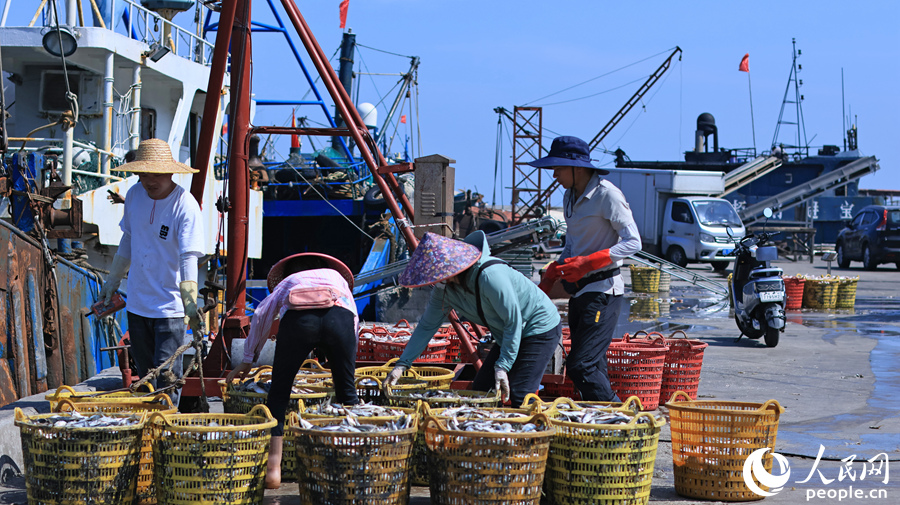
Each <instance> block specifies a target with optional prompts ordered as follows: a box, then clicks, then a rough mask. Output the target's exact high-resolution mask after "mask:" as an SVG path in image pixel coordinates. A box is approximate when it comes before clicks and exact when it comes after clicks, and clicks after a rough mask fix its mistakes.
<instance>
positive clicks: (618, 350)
mask: <svg viewBox="0 0 900 505" xmlns="http://www.w3.org/2000/svg"><path fill="white" fill-rule="evenodd" d="M668 351H669V348H668V346H666V344H665V342H664V341H663V339H655V340H653V341H651V342H649V343H647V342H644V343H641V342H635V341H632V340H629V337H628V335H627V334H626V335H625V337H624V338H623V339H622V340H621V341H613V342H612V343H611V344H610V345H609V349H608V350H607V352H606V361H607V375H608V376H609V384H610V386H611V387H612V389H613V391H615V392H616V394H617V395H618V396H619V398H627V397H629V396H632V395H633V396H637V397H638V398H640V400H641V404H643V406H644V410H654V409H656V407H657V406H659V390H660V387H662V376H663V369H664V368H665V364H666V354H667V353H668Z"/></svg>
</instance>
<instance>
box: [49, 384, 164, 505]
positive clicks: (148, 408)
mask: <svg viewBox="0 0 900 505" xmlns="http://www.w3.org/2000/svg"><path fill="white" fill-rule="evenodd" d="M154 396H155V398H156V401H147V402H109V401H103V402H88V401H79V402H73V401H72V400H71V399H69V398H63V399H61V400H60V401H59V404H57V406H56V412H71V411H77V412H81V413H86V412H91V413H96V412H102V413H104V414H119V413H122V414H125V413H127V414H141V413H147V414H150V413H153V412H159V413H161V414H175V413H176V412H178V409H177V408H176V407H175V404H173V403H172V399H171V398H169V395H167V394H165V393H157V394H156V395H154ZM141 439H142V442H141V459H140V469H139V470H138V476H137V489H136V490H135V493H136V502H137V503H139V504H141V505H152V504H154V503H156V489H155V488H154V487H153V430H152V429H151V428H150V424H149V423H148V424H145V425H144V432H143V434H142V436H141Z"/></svg>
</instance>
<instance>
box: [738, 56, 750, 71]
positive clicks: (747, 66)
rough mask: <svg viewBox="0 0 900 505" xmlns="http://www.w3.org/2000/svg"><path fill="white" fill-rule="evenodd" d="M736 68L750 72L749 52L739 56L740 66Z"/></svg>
mask: <svg viewBox="0 0 900 505" xmlns="http://www.w3.org/2000/svg"><path fill="white" fill-rule="evenodd" d="M738 70H739V71H741V72H750V53H747V54H745V55H744V57H743V58H741V66H739V67H738Z"/></svg>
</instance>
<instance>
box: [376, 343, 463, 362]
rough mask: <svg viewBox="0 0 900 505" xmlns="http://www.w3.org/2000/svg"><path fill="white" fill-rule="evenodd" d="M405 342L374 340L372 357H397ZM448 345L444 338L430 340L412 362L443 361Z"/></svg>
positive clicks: (379, 358)
mask: <svg viewBox="0 0 900 505" xmlns="http://www.w3.org/2000/svg"><path fill="white" fill-rule="evenodd" d="M406 342H407V341H405V340H403V341H397V342H393V341H375V342H374V346H375V351H374V359H375V361H390V360H392V359H394V358H399V357H400V355H402V354H403V351H404V350H405V349H406ZM448 347H450V341H449V340H446V339H441V340H437V339H435V340H432V341H431V342H429V343H428V347H426V348H425V350H424V351H423V352H422V354H421V355H419V357H418V358H417V359H415V360H414V361H413V363H443V362H444V360H445V359H446V358H447V348H448Z"/></svg>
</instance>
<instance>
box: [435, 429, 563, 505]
mask: <svg viewBox="0 0 900 505" xmlns="http://www.w3.org/2000/svg"><path fill="white" fill-rule="evenodd" d="M503 422H506V423H511V424H512V423H533V424H536V425H539V426H550V420H549V419H548V418H547V416H545V415H544V414H535V415H534V416H532V417H526V418H521V419H505V420H503ZM554 433H555V430H553V429H546V430H541V431H537V430H535V431H530V432H512V433H498V432H487V431H451V430H448V429H447V427H446V421H442V420H439V419H437V418H435V417H428V418H426V420H425V443H426V445H427V447H428V469H429V479H428V481H429V487H430V490H431V503H434V504H435V505H488V504H490V505H499V504H518V505H532V504H533V505H538V504H539V503H540V500H541V488H542V484H543V481H544V471H545V470H546V466H547V454H548V453H549V450H550V440H551V438H552V437H553V435H554Z"/></svg>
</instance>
